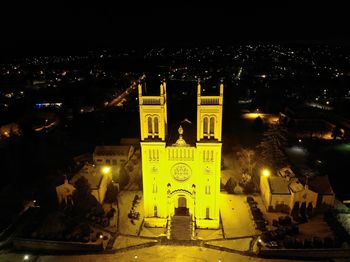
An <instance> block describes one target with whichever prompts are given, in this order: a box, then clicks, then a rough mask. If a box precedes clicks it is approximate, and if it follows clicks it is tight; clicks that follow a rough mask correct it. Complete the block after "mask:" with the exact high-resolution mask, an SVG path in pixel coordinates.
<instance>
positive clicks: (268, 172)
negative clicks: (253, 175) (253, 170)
mask: <svg viewBox="0 0 350 262" xmlns="http://www.w3.org/2000/svg"><path fill="white" fill-rule="evenodd" d="M270 173H271V172H270V170H268V169H266V168H265V169H263V171H262V174H263V176H264V177H269V176H270Z"/></svg>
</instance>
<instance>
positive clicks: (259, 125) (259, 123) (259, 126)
mask: <svg viewBox="0 0 350 262" xmlns="http://www.w3.org/2000/svg"><path fill="white" fill-rule="evenodd" d="M253 129H254V130H256V131H259V132H262V131H263V130H264V122H263V120H262V118H261V117H260V116H258V117H257V118H255V119H254V122H253Z"/></svg>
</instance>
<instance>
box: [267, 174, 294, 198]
mask: <svg viewBox="0 0 350 262" xmlns="http://www.w3.org/2000/svg"><path fill="white" fill-rule="evenodd" d="M288 184H289V183H288V181H287V180H286V179H284V178H283V177H279V176H270V177H269V185H270V190H271V193H272V194H283V195H290V191H289V187H288Z"/></svg>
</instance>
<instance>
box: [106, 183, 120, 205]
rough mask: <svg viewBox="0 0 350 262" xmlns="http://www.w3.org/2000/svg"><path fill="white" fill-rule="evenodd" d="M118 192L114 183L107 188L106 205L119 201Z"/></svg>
mask: <svg viewBox="0 0 350 262" xmlns="http://www.w3.org/2000/svg"><path fill="white" fill-rule="evenodd" d="M117 194H118V190H117V188H116V186H115V185H114V184H113V182H110V183H109V184H108V186H107V192H106V197H105V202H106V203H115V202H116V201H117Z"/></svg>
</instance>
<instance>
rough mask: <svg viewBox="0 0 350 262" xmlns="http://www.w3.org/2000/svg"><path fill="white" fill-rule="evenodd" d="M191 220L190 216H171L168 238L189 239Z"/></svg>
mask: <svg viewBox="0 0 350 262" xmlns="http://www.w3.org/2000/svg"><path fill="white" fill-rule="evenodd" d="M191 236H192V222H191V217H190V216H173V217H172V219H171V225H170V239H174V240H191Z"/></svg>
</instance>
